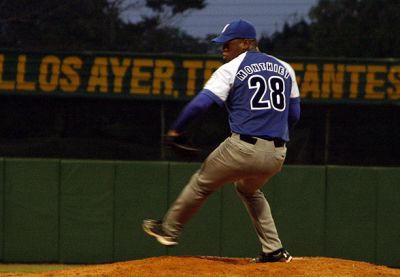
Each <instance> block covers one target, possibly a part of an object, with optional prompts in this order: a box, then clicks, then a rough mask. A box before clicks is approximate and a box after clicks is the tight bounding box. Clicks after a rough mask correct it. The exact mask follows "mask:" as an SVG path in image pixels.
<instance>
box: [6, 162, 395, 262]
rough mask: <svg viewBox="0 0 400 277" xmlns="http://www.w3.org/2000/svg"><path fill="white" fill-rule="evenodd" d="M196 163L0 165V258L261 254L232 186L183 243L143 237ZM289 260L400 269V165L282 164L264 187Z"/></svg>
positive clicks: (192, 225) (103, 259)
mask: <svg viewBox="0 0 400 277" xmlns="http://www.w3.org/2000/svg"><path fill="white" fill-rule="evenodd" d="M198 167H199V163H184V162H179V163H178V162H136V161H132V162H129V161H96V160H59V159H22V158H21V159H16V158H1V159H0V194H1V197H0V260H1V261H3V262H38V263H43V262H60V263H108V262H114V261H123V260H132V259H139V258H146V257H152V256H159V255H215V256H219V255H220V256H230V257H251V256H253V255H255V254H257V253H258V252H259V251H260V246H259V243H258V241H257V239H256V235H255V232H254V230H253V227H252V225H251V222H250V219H249V217H248V216H247V214H246V211H245V209H244V207H243V205H242V203H241V202H240V199H239V197H237V195H236V193H235V191H234V189H233V186H229V185H228V186H225V187H224V188H222V189H221V190H220V191H218V192H217V193H215V194H214V195H212V196H211V197H210V199H209V201H208V202H206V204H205V205H204V207H203V208H202V209H201V210H200V212H199V213H198V214H197V215H196V217H195V218H193V220H192V221H190V222H189V223H188V224H187V227H186V228H185V231H184V233H183V234H182V237H181V238H180V244H179V245H178V246H177V247H175V248H168V249H167V248H165V247H162V246H160V245H159V244H158V243H156V242H155V240H153V239H151V238H148V237H147V236H146V235H145V234H144V233H143V232H142V230H141V221H142V220H143V219H145V218H161V217H162V215H163V214H164V212H165V211H166V210H167V208H168V206H169V205H170V204H171V202H172V201H174V199H175V198H176V197H177V195H178V193H179V192H180V190H181V189H182V187H183V186H184V185H185V183H186V181H187V180H188V178H190V176H191V175H192V174H193V173H194V172H195V171H196V170H197V168H198ZM263 190H264V192H265V194H266V196H267V198H268V200H269V202H270V205H271V208H272V211H273V215H274V218H275V220H276V224H277V227H278V230H279V232H280V236H281V239H282V241H283V243H284V245H285V247H286V248H287V249H289V250H290V252H291V253H292V254H293V255H295V256H327V257H337V258H345V259H353V260H361V261H367V262H373V263H378V264H384V265H389V266H397V267H399V266H400V204H399V199H400V168H383V167H382V168H379V167H344V166H294V165H290V166H289V165H288V166H285V167H284V169H283V171H282V172H281V173H280V174H279V175H277V176H275V177H274V178H273V179H272V180H271V181H270V182H269V183H268V184H267V185H266V186H265V187H264V189H263Z"/></svg>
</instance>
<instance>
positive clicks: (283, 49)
mask: <svg viewBox="0 0 400 277" xmlns="http://www.w3.org/2000/svg"><path fill="white" fill-rule="evenodd" d="M310 38H311V33H310V26H309V24H308V23H307V22H306V21H305V20H304V19H301V20H300V21H299V22H297V23H295V24H293V25H292V26H290V25H289V24H288V23H285V24H284V27H283V29H282V31H281V32H275V33H274V34H272V36H271V37H264V36H263V37H261V39H260V41H259V47H260V49H261V50H262V51H266V52H268V53H271V54H273V55H276V56H308V55H310V54H311V53H310V52H311V45H310Z"/></svg>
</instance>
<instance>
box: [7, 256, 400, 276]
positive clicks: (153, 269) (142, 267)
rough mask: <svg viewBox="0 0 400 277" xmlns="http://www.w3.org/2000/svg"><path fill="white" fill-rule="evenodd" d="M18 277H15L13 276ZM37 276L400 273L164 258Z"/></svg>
mask: <svg viewBox="0 0 400 277" xmlns="http://www.w3.org/2000/svg"><path fill="white" fill-rule="evenodd" d="M14 276H15V275H14ZM34 276H57V277H58V276H140V277H147V276H152V277H153V276H157V277H159V276H174V277H175V276H185V277H187V276H196V277H198V276H210V277H215V276H229V277H233V276H240V277H242V276H249V277H250V276H251V277H254V276H280V277H284V276H290V277H293V276H321V277H322V276H323V277H326V276H329V277H331V276H341V277H342V276H360V277H361V276H400V269H395V268H389V267H385V266H378V265H374V264H370V263H365V262H358V261H351V260H343V259H333V258H320V257H303V258H294V259H293V261H292V262H290V263H265V264H249V259H245V258H221V257H205V256H194V257H193V256H187V257H186V256H184V257H176V256H163V257H155V258H148V259H143V260H133V261H128V262H118V263H112V264H102V265H89V266H82V267H76V268H73V269H67V270H61V271H52V272H47V273H41V274H35V275H34Z"/></svg>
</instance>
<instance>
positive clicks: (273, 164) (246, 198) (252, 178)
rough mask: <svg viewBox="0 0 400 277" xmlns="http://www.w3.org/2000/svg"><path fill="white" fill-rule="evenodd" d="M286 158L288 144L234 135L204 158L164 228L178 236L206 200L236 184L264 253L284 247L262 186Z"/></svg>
mask: <svg viewBox="0 0 400 277" xmlns="http://www.w3.org/2000/svg"><path fill="white" fill-rule="evenodd" d="M285 157H286V146H283V147H277V148H276V147H275V146H274V143H273V142H272V141H267V140H261V139H258V140H257V142H256V144H254V145H253V144H250V143H247V142H244V141H242V140H240V138H239V135H237V134H232V136H230V137H228V138H227V139H226V140H225V141H224V142H222V143H221V144H220V145H219V146H218V147H217V148H216V149H215V150H214V151H213V152H212V153H211V154H210V155H209V156H208V157H207V159H206V160H205V161H204V163H203V164H202V166H201V168H200V169H199V170H198V171H197V172H196V173H195V174H193V176H192V178H191V179H190V181H189V182H188V184H187V185H186V187H185V188H184V189H183V191H182V192H181V194H180V195H179V196H178V198H177V199H176V201H175V202H174V203H173V204H172V206H171V207H170V209H169V210H168V212H167V213H166V215H165V217H164V219H163V229H164V231H165V232H166V233H167V234H169V235H172V236H175V237H178V236H179V234H180V233H181V231H182V229H183V227H184V225H185V223H186V222H188V221H189V220H190V219H191V218H192V216H193V215H194V214H195V213H196V212H197V211H198V209H199V208H200V207H201V206H202V204H203V203H204V202H205V200H206V199H207V198H208V196H210V195H211V194H212V193H213V192H214V191H216V190H218V189H219V188H220V187H221V186H223V185H225V184H228V183H234V184H235V188H236V191H237V193H238V195H239V196H240V198H241V199H242V201H243V203H244V205H245V207H246V209H247V212H248V213H249V215H250V217H251V219H252V222H253V224H254V227H255V229H256V232H257V236H258V238H259V240H260V242H261V245H262V251H263V252H264V253H270V252H273V251H275V250H277V249H279V248H281V247H282V243H281V241H280V239H279V237H278V232H277V230H276V227H275V223H274V220H273V218H272V214H271V209H270V207H269V204H268V201H267V200H266V198H265V196H264V194H263V192H262V191H261V190H260V188H261V187H262V186H263V185H264V184H265V183H266V182H268V180H269V179H270V178H271V177H272V176H274V175H275V174H276V173H278V172H279V171H280V170H281V168H282V165H283V162H284V160H285Z"/></svg>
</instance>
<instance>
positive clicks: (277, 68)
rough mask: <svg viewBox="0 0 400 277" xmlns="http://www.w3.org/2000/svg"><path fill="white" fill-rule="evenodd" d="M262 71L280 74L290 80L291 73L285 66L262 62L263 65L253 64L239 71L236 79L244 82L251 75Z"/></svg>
mask: <svg viewBox="0 0 400 277" xmlns="http://www.w3.org/2000/svg"><path fill="white" fill-rule="evenodd" d="M260 71H271V72H275V73H278V74H279V75H281V76H283V77H284V78H285V79H287V78H289V72H288V71H287V70H286V68H284V67H283V66H281V65H279V64H274V63H271V62H262V63H252V64H250V65H246V66H245V67H243V69H241V70H239V71H238V72H237V73H236V77H237V78H238V79H239V80H240V81H243V80H244V79H246V77H247V76H248V75H250V74H253V73H255V72H260Z"/></svg>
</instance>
